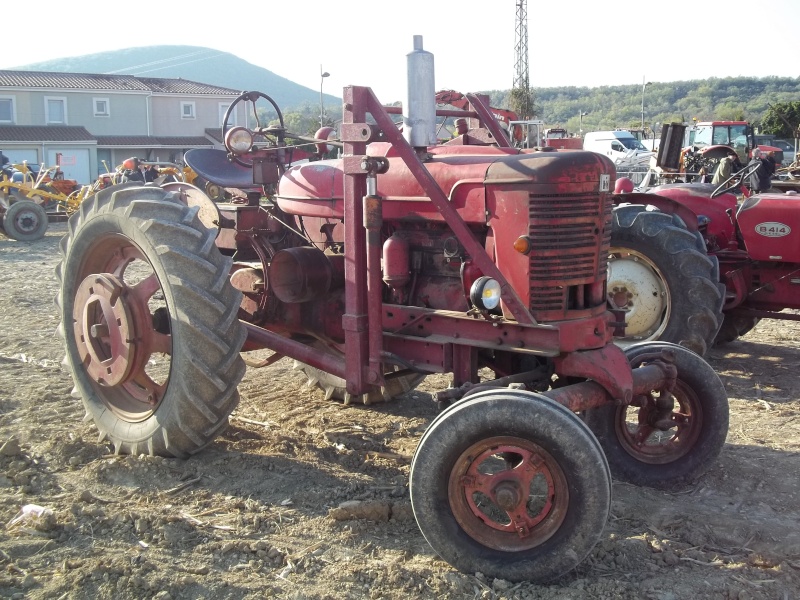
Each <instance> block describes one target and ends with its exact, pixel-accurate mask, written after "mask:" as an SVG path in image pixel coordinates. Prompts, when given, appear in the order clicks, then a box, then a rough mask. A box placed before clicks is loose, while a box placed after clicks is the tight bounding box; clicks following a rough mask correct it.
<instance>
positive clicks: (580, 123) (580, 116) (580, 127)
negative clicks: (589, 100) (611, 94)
mask: <svg viewBox="0 0 800 600" xmlns="http://www.w3.org/2000/svg"><path fill="white" fill-rule="evenodd" d="M588 114H589V113H588V112H583V111H582V110H581V111H578V131H579V134H580V136H581V137H583V117H585V116H586V115H588Z"/></svg>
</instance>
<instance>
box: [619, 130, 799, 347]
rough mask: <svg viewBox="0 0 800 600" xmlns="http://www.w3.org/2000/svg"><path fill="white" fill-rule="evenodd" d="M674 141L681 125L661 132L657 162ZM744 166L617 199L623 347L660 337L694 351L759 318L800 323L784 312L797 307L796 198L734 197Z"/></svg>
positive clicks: (792, 194) (675, 146)
mask: <svg viewBox="0 0 800 600" xmlns="http://www.w3.org/2000/svg"><path fill="white" fill-rule="evenodd" d="M671 130H674V132H673V133H675V132H676V133H675V135H674V136H671V134H670V131H671ZM681 137H682V135H681V132H680V126H674V124H673V125H670V126H669V127H668V131H667V132H666V133H665V135H664V140H666V142H665V141H664V140H662V144H663V145H664V146H665V148H666V149H665V151H664V152H663V153H662V154H663V157H664V159H665V164H666V163H669V162H670V159H669V158H667V157H668V155H670V154H672V155H674V156H675V157H677V156H678V154H679V152H680V146H679V144H680V138H681ZM670 138H672V139H671V140H670ZM667 146H669V147H670V148H667ZM661 158H662V155H661V154H660V155H659V160H661ZM673 162H674V161H673ZM675 164H677V163H676V162H675ZM675 164H673V165H671V166H675ZM669 166H670V165H668V168H669ZM753 169H755V166H754V165H748V166H747V167H745V168H743V169H742V170H741V171H739V172H738V173H735V174H734V175H732V176H731V177H730V178H728V180H727V181H724V182H722V183H721V184H719V185H718V186H714V185H712V184H707V183H676V184H666V185H660V186H658V187H655V188H650V190H649V191H648V192H647V193H619V194H617V195H616V198H615V204H616V208H615V210H614V222H613V227H612V241H611V246H612V248H611V256H610V263H609V278H608V279H609V304H610V305H611V306H612V308H618V309H620V310H623V311H624V313H625V321H626V324H627V326H626V330H625V334H624V336H622V337H621V338H619V339H618V341H621V342H622V344H623V345H624V344H625V343H637V342H641V341H644V340H651V341H652V340H662V341H670V342H675V343H680V344H682V345H685V346H687V347H690V348H693V349H694V350H695V351H697V352H700V353H702V352H704V351H705V349H707V348H708V347H710V345H711V344H712V343H717V344H721V343H726V342H731V341H733V340H735V339H737V338H738V337H740V336H742V335H744V334H745V333H747V332H748V331H750V330H751V329H752V328H753V327H754V326H755V325H756V323H758V321H759V319H762V318H774V319H783V320H800V316H798V315H796V314H795V313H793V312H783V311H784V309H795V310H796V309H800V294H799V293H798V291H799V288H798V286H799V285H800V195H798V193H797V191H796V190H791V189H787V192H786V193H762V194H758V195H754V196H750V195H749V194H750V193H749V191H748V192H747V196H749V197H746V198H744V199H743V200H740V199H739V198H740V197H741V196H742V194H741V192H742V191H743V190H744V189H745V188H746V186H747V185H748V178H749V175H750V173H751V172H752V170H753ZM657 223H661V224H662V225H661V226H660V227H659V226H656V224H657ZM692 236H693V237H694V239H695V247H694V248H693V249H686V248H684V249H683V250H678V249H677V246H676V245H675V244H676V242H677V240H678V238H685V239H686V240H688V239H690V238H691V237H692ZM709 265H711V267H712V272H713V275H712V277H709V273H710V271H709V268H708V267H709ZM715 287H716V288H718V290H719V291H715ZM717 317H719V318H718V319H717ZM715 320H718V323H719V324H718V327H717V328H716V329H715V328H713V327H712V324H713V323H714V322H715Z"/></svg>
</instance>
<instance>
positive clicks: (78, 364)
mask: <svg viewBox="0 0 800 600" xmlns="http://www.w3.org/2000/svg"><path fill="white" fill-rule="evenodd" d="M215 235H216V231H212V230H208V229H206V228H205V227H204V226H203V225H202V223H201V222H200V220H199V219H198V216H197V208H196V207H195V208H190V207H188V206H186V205H185V204H183V203H181V202H179V201H178V200H177V194H174V193H168V192H166V191H164V190H162V189H161V188H158V187H155V186H146V187H141V184H135V183H134V184H129V185H123V186H119V187H112V188H109V189H107V190H102V191H101V192H99V193H97V194H95V195H94V196H92V197H90V198H88V199H87V200H86V201H84V202H83V203H82V204H81V205H80V208H79V210H78V211H77V212H76V213H75V214H73V215H72V217H71V218H70V219H69V223H68V232H67V234H66V235H65V236H64V238H63V239H62V241H61V253H62V260H61V262H60V263H59V265H58V266H57V267H56V276H57V277H58V280H59V283H60V290H59V293H58V296H57V298H56V305H57V306H58V308H59V310H60V313H61V325H60V326H59V333H60V334H61V335H62V336H63V337H64V341H65V345H66V350H67V355H66V364H67V365H68V366H69V368H70V370H71V372H72V377H73V380H74V381H75V390H74V391H73V394H77V395H80V397H81V398H82V399H83V403H84V406H85V408H86V412H87V418H91V419H93V420H94V422H95V424H96V425H97V428H98V430H99V432H100V436H99V439H100V440H102V439H104V438H108V439H109V440H110V441H111V442H112V443H113V445H114V449H115V451H116V452H118V453H127V454H139V453H147V454H150V455H161V456H174V457H185V456H187V455H190V454H193V453H195V452H198V451H199V450H201V449H202V448H203V447H205V446H206V445H208V444H209V443H210V442H211V441H212V440H213V439H214V438H215V437H216V436H217V435H218V434H219V433H220V432H221V431H222V430H224V428H225V427H226V425H227V423H228V416H229V415H230V413H231V411H232V410H233V409H234V408H235V407H236V405H237V403H238V400H239V395H238V391H237V389H236V386H237V385H238V383H239V381H240V380H241V379H242V377H243V375H244V372H245V366H244V362H243V360H242V358H241V356H240V354H239V351H240V349H241V347H242V344H243V343H244V340H245V338H246V335H247V334H246V331H245V329H244V328H243V327H242V326H241V323H240V322H239V320H238V318H237V315H238V310H239V303H240V300H241V294H240V293H239V292H238V291H236V290H234V289H233V287H232V286H231V285H230V281H229V272H230V267H231V259H229V258H226V257H223V256H222V254H221V253H220V252H219V251H218V249H217V248H216V246H215V244H214V239H215ZM114 251H117V252H119V253H120V254H121V255H122V256H123V258H122V259H119V258H117V259H115V258H113V257H111V256H112V255H113V252H114ZM104 253H106V254H108V255H109V256H107V257H105V258H104V257H103V256H102V255H103V254H104ZM131 253H132V254H135V255H136V256H137V257H138V260H136V261H135V262H136V264H137V265H139V266H144V267H148V268H149V269H150V276H149V281H153V277H155V278H157V281H155V283H156V284H157V285H158V287H156V288H155V289H153V291H152V292H150V291H149V289H150V288H148V291H147V292H143V293H141V294H140V295H141V296H142V297H146V301H143V302H141V304H143V305H144V307H145V308H144V309H141V306H140V307H139V310H140V313H139V314H140V316H141V315H144V318H139V320H138V321H137V322H136V325H137V327H138V329H135V328H133V327H132V328H131V330H132V331H136V332H137V333H139V332H143V334H144V336H147V335H150V336H157V337H160V340H161V344H162V346H158V347H156V348H160V347H164V346H165V345H166V344H168V345H169V350H167V351H164V352H162V351H161V350H158V349H155V350H152V353H150V350H147V351H146V353H145V354H144V356H145V358H146V361H145V362H146V363H150V362H151V356H152V357H155V358H162V357H163V355H164V354H166V355H168V356H169V364H168V371H167V375H166V381H165V382H164V383H163V384H161V385H162V387H159V388H155V387H154V386H151V387H154V389H155V390H156V392H157V393H156V394H155V395H154V398H155V400H156V401H154V402H151V403H150V405H148V403H147V402H142V401H141V399H140V398H138V395H141V394H142V393H143V392H142V390H140V389H139V387H137V386H139V384H138V383H137V382H133V383H131V382H130V381H127V382H125V383H124V384H123V383H118V384H116V385H103V384H102V382H99V381H98V378H97V376H93V375H91V374H90V371H89V368H90V366H91V364H90V363H91V362H92V361H91V360H89V363H85V362H84V360H82V355H81V350H80V348H81V346H79V338H81V340H83V338H85V337H89V336H88V335H85V336H81V334H80V331H86V329H81V326H82V323H81V321H82V319H83V320H85V319H86V317H81V318H75V317H73V315H75V314H77V315H83V314H85V313H87V312H90V310H89V309H90V308H91V305H90V303H89V302H86V303H85V306H86V307H88V308H86V309H84V308H83V307H82V306H78V307H77V311H76V310H75V309H76V306H75V304H76V294H78V293H79V292H80V290H81V289H82V288H81V286H84V287H85V286H86V283H85V282H86V281H90V279H91V278H93V277H96V276H95V275H94V274H95V273H99V274H101V275H100V276H105V277H108V276H109V275H110V274H111V273H114V274H115V276H119V278H120V279H122V278H123V275H124V276H125V277H127V270H132V271H133V270H134V269H133V268H132V267H130V264H128V266H125V264H126V259H125V258H124V256H125V255H126V254H131ZM104 261H105V262H104ZM104 267H106V268H112V272H111V273H109V271H106V270H105V268H104ZM129 267H130V269H129ZM103 274H105V275H103ZM95 281H96V280H95ZM82 282H84V283H82ZM90 283H91V281H90ZM151 285H152V284H151ZM128 292H130V293H128ZM156 292H158V294H157V293H156ZM126 294H127V295H126ZM126 294H121V295H120V297H121V298H129V296H132V295H134V294H133V289H129V290H127V292H126ZM148 294H149V295H148ZM162 295H163V300H162V303H163V305H164V307H165V310H166V316H167V317H168V319H166V320H165V319H163V317H164V316H165V315H163V314H162V315H158V314H155V313H154V314H150V311H149V309H147V306H149V304H148V303H152V302H154V300H155V299H160V298H161V297H162ZM126 301H127V300H126ZM131 302H132V301H131ZM134 312H135V311H134V309H133V308H131V314H133V313H134ZM159 316H161V317H162V319H161V325H160V326H159V325H157V324H156V323H157V321H158V319H157V317H159ZM102 325H103V324H102V323H101V326H102ZM76 332H78V333H76ZM91 335H93V336H94V335H98V334H95V333H92V334H91ZM165 337H168V338H169V339H168V341H167V342H164V338H165ZM139 339H142V338H141V336H140V338H139ZM130 341H131V340H126V342H130ZM80 343H84V342H83V341H81V342H80ZM136 343H138V342H134V343H133V344H131V345H130V350H129V352H136V348H137V347H136ZM156 352H161V354H156ZM87 360H88V359H87ZM140 362H141V361H140ZM100 364H102V363H100ZM134 369H135V367H134ZM165 369H166V367H165ZM138 376H139V377H140V379H142V380H143V381H144V382H145V383H144V384H141V386H144V388H145V391H146V390H147V387H148V386H149V385H150V383H149V382H148V380H147V378H148V377H150V376H149V374H147V373H146V372H145V367H144V366H141V369H140V371H139V372H138ZM148 400H150V398H148Z"/></svg>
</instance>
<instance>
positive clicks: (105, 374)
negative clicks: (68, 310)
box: [73, 273, 137, 386]
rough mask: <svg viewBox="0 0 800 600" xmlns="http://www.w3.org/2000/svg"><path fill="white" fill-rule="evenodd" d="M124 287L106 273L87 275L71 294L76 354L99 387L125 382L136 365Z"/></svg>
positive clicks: (132, 325) (134, 344) (134, 335)
mask: <svg viewBox="0 0 800 600" xmlns="http://www.w3.org/2000/svg"><path fill="white" fill-rule="evenodd" d="M128 295H129V294H128V290H127V289H126V288H125V285H124V284H123V283H122V282H121V281H120V280H119V279H117V278H116V277H114V276H113V275H110V274H107V273H105V274H98V275H89V276H88V277H87V278H86V279H84V280H83V281H82V282H81V284H80V286H78V291H77V292H76V294H75V308H74V312H73V326H74V328H75V340H76V342H77V345H78V352H79V353H80V355H81V359H82V361H83V365H84V367H85V368H86V371H87V373H89V376H90V377H91V378H92V379H93V380H94V381H95V382H97V383H99V384H100V385H104V386H115V385H119V384H121V383H124V382H126V381H127V380H128V377H129V376H130V374H131V371H132V367H133V366H134V363H136V337H137V336H136V331H135V328H134V325H135V323H134V321H133V319H132V317H131V311H130V310H129V308H128V306H127V305H126V302H125V300H124V298H123V297H124V296H128Z"/></svg>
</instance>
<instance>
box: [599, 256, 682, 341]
mask: <svg viewBox="0 0 800 600" xmlns="http://www.w3.org/2000/svg"><path fill="white" fill-rule="evenodd" d="M664 281H665V279H664V275H663V273H661V271H660V270H659V269H658V267H656V265H654V264H653V263H652V262H651V261H650V260H649V259H648V258H647V257H646V256H644V255H643V254H641V253H639V252H636V251H634V250H628V249H623V248H612V249H611V250H610V252H609V261H608V283H607V292H606V294H607V299H608V305H609V307H610V308H612V309H619V310H623V311H625V323H626V326H625V336H624V337H621V338H616V339H615V341H616V342H618V343H619V345H621V346H623V347H624V346H626V345H630V344H632V343H636V342H641V341H647V340H656V339H659V337H660V336H661V334H662V333H664V330H665V329H666V328H667V323H668V322H669V317H670V314H671V299H670V294H669V288H667V286H666V285H665V284H664Z"/></svg>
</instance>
